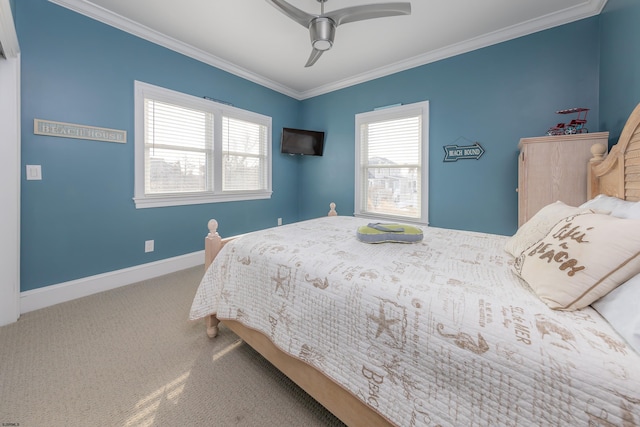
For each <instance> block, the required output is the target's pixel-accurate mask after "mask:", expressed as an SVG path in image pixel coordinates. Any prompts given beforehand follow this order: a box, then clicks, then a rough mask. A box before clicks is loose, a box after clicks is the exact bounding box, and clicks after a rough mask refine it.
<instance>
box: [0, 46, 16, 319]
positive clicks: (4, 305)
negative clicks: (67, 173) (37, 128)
mask: <svg viewBox="0 0 640 427" xmlns="http://www.w3.org/2000/svg"><path fill="white" fill-rule="evenodd" d="M0 93H1V94H2V96H0V182H1V183H2V185H0V204H2V207H1V208H0V212H1V215H0V326H1V325H6V324H7V323H12V322H15V321H16V320H17V319H18V316H19V314H20V307H19V292H20V173H21V168H20V56H19V55H18V56H17V57H16V58H9V59H1V58H0Z"/></svg>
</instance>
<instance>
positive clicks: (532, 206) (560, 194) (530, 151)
mask: <svg viewBox="0 0 640 427" xmlns="http://www.w3.org/2000/svg"><path fill="white" fill-rule="evenodd" d="M608 141H609V132H597V133H581V134H575V135H558V136H541V137H535V138H522V139H521V140H520V144H519V145H518V148H519V149H520V156H519V160H518V189H517V191H518V227H519V226H521V225H522V224H524V223H525V222H527V221H528V220H529V219H530V218H531V217H532V216H533V215H535V214H536V213H537V212H538V211H539V210H540V209H541V208H543V207H545V206H546V205H548V204H550V203H553V202H555V201H557V200H560V201H562V202H564V203H566V204H567V205H571V206H579V205H581V204H582V203H584V202H585V201H586V200H587V165H588V163H589V160H590V159H591V146H593V145H594V144H596V143H601V144H604V146H605V147H607V145H608Z"/></svg>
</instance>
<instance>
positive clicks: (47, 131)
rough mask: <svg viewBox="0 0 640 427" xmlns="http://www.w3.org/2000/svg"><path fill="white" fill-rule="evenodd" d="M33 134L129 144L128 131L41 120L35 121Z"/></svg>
mask: <svg viewBox="0 0 640 427" xmlns="http://www.w3.org/2000/svg"><path fill="white" fill-rule="evenodd" d="M33 133H34V134H36V135H48V136H59V137H62V138H76V139H90V140H93V141H105V142H119V143H121V144H126V142H127V131H126V130H117V129H107V128H99V127H95V126H83V125H75V124H72V123H62V122H52V121H50V120H40V119H33Z"/></svg>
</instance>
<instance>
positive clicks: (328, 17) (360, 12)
mask: <svg viewBox="0 0 640 427" xmlns="http://www.w3.org/2000/svg"><path fill="white" fill-rule="evenodd" d="M267 1H268V2H270V3H271V4H272V5H273V6H274V7H276V8H277V9H278V10H280V12H282V13H284V14H285V15H287V16H288V17H289V18H291V19H293V20H294V21H295V22H297V23H298V24H300V25H302V26H303V27H305V28H307V29H308V30H309V36H310V38H311V46H312V47H313V49H312V51H311V56H309V59H308V60H307V63H306V64H305V67H311V66H312V65H313V64H315V63H316V61H317V60H318V58H320V56H321V55H322V53H323V52H325V51H327V50H329V49H331V47H332V46H333V39H334V36H335V34H336V27H337V26H338V25H342V24H348V23H349V22H357V21H363V20H366V19H374V18H383V17H387V16H397V15H410V14H411V3H409V2H391V3H375V4H363V5H360V6H351V7H345V8H343V9H338V10H333V11H331V12H329V13H327V14H325V13H324V4H325V2H326V1H327V0H317V1H318V3H320V15H313V14H310V13H307V12H305V11H304V10H301V9H298V8H297V7H295V6H293V5H291V4H289V3H288V2H287V1H286V0H267Z"/></svg>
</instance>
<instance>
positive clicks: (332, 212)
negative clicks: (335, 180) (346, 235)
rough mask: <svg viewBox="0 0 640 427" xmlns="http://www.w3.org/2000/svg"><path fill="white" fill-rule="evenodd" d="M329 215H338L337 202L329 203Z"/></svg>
mask: <svg viewBox="0 0 640 427" xmlns="http://www.w3.org/2000/svg"><path fill="white" fill-rule="evenodd" d="M327 216H338V212H337V211H336V204H335V203H333V202H331V203H329V213H328V214H327Z"/></svg>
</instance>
